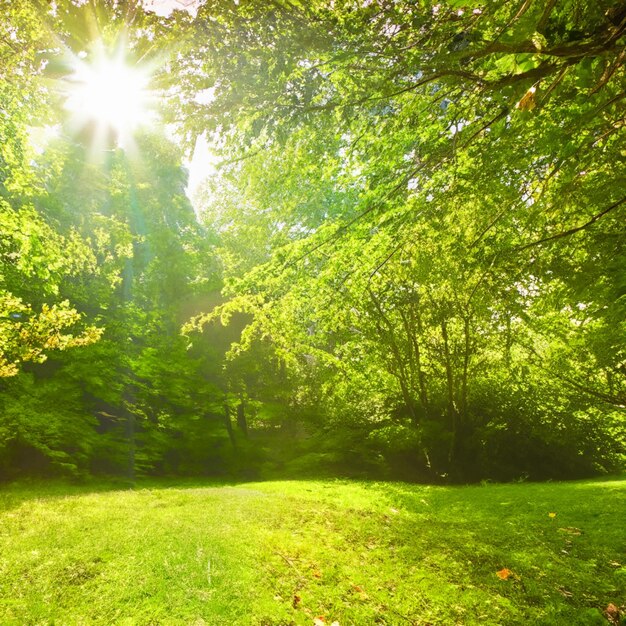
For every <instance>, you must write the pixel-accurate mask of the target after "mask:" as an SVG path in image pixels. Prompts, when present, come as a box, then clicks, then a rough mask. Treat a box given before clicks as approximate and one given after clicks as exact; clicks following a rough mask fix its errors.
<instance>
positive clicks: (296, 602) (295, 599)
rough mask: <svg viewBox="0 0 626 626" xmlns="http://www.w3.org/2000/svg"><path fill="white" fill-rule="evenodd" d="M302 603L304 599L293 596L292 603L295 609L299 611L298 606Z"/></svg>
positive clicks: (296, 595)
mask: <svg viewBox="0 0 626 626" xmlns="http://www.w3.org/2000/svg"><path fill="white" fill-rule="evenodd" d="M300 602H302V598H301V597H300V596H299V595H298V594H295V595H294V596H293V602H292V604H293V608H294V609H297V608H298V604H300Z"/></svg>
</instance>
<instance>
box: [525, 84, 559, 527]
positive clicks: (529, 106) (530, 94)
mask: <svg viewBox="0 0 626 626" xmlns="http://www.w3.org/2000/svg"><path fill="white" fill-rule="evenodd" d="M536 91H537V88H536V87H534V86H533V87H531V88H530V89H529V90H528V91H527V92H526V93H525V94H524V96H523V97H522V99H521V100H520V101H519V102H518V103H517V104H516V105H515V108H516V109H519V110H520V111H532V110H533V109H534V108H535V106H536V105H537V103H536V102H535V92H536ZM555 515H556V513H555Z"/></svg>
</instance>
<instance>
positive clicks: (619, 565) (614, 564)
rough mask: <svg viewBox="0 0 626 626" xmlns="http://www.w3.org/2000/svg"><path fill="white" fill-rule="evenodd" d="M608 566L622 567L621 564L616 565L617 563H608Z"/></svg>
mask: <svg viewBox="0 0 626 626" xmlns="http://www.w3.org/2000/svg"><path fill="white" fill-rule="evenodd" d="M609 565H610V566H611V567H621V566H622V564H621V563H618V562H617V561H609Z"/></svg>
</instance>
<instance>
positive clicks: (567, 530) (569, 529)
mask: <svg viewBox="0 0 626 626" xmlns="http://www.w3.org/2000/svg"><path fill="white" fill-rule="evenodd" d="M559 530H560V531H561V532H562V533H568V534H570V535H575V536H576V537H578V536H579V535H582V534H583V531H582V530H580V528H574V527H573V526H567V527H565V528H559Z"/></svg>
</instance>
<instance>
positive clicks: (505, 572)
mask: <svg viewBox="0 0 626 626" xmlns="http://www.w3.org/2000/svg"><path fill="white" fill-rule="evenodd" d="M512 575H513V572H512V571H511V570H510V569H507V568H506V567H503V568H502V569H501V570H498V571H497V572H496V576H497V577H498V578H499V579H500V580H508V579H509V578H510V577H511V576H512Z"/></svg>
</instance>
